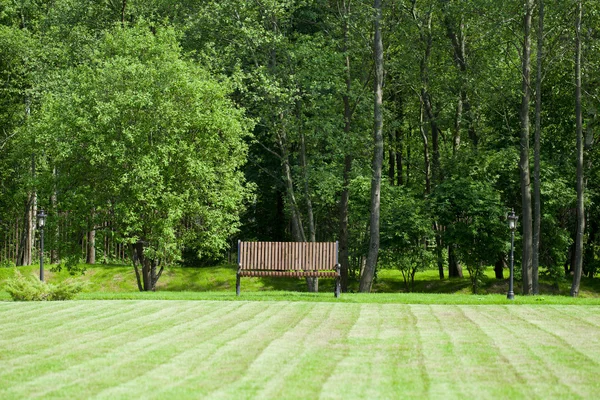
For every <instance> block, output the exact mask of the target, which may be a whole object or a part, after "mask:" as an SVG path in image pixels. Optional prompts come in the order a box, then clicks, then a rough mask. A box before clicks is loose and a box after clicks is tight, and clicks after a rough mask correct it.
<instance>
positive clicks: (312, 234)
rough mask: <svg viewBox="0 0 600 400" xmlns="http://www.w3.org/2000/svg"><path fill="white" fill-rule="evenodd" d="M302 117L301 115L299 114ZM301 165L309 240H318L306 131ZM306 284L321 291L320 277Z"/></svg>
mask: <svg viewBox="0 0 600 400" xmlns="http://www.w3.org/2000/svg"><path fill="white" fill-rule="evenodd" d="M298 117H299V118H301V116H300V115H299V116H298ZM300 166H301V168H302V175H303V176H302V178H303V180H304V196H305V198H306V214H307V218H308V237H309V241H311V242H316V241H317V239H316V231H315V220H314V214H313V207H312V201H311V199H310V190H309V185H308V166H307V164H306V143H305V140H304V133H302V132H300ZM306 284H307V286H308V291H309V292H312V293H317V292H318V291H319V278H318V277H307V278H306Z"/></svg>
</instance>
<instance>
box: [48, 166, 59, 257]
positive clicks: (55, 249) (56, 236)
mask: <svg viewBox="0 0 600 400" xmlns="http://www.w3.org/2000/svg"><path fill="white" fill-rule="evenodd" d="M56 175H57V172H56V167H54V168H53V169H52V176H53V178H54V181H55V182H56V179H57V177H56ZM57 196H58V195H57V192H56V187H54V190H53V191H52V196H51V197H50V203H51V204H52V212H53V213H54V215H55V217H56V221H59V218H58V209H57V208H58V207H57V203H58V199H57ZM52 236H53V238H52V243H53V244H52V250H50V263H51V264H58V262H59V255H58V241H59V237H60V230H59V224H58V223H57V224H56V226H55V227H54V232H53V233H52Z"/></svg>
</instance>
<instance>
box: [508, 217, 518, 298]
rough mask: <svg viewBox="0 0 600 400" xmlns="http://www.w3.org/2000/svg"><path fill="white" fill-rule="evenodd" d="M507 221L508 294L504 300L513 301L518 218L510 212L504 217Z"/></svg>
mask: <svg viewBox="0 0 600 400" xmlns="http://www.w3.org/2000/svg"><path fill="white" fill-rule="evenodd" d="M506 219H507V220H508V228H509V229H510V278H509V280H508V294H507V295H506V298H507V299H508V300H514V299H515V292H514V287H513V276H514V270H515V229H517V221H518V220H519V217H518V216H517V215H515V210H514V209H513V210H510V213H509V214H508V215H507V216H506Z"/></svg>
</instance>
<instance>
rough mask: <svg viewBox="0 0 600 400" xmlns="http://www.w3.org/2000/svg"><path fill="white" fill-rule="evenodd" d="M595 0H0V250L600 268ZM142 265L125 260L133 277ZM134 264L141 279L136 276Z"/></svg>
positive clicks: (349, 265) (143, 260) (152, 271)
mask: <svg viewBox="0 0 600 400" xmlns="http://www.w3.org/2000/svg"><path fill="white" fill-rule="evenodd" d="M598 71H600V3H598V2H597V1H592V0H568V1H558V0H525V1H512V0H510V1H493V0H469V1H461V0H396V1H389V0H388V1H382V0H374V1H368V2H366V1H362V0H277V1H274V0H251V1H246V0H244V1H241V0H219V1H213V0H200V1H192V0H180V1H167V0H143V1H142V0H129V1H127V0H0V90H1V91H2V94H1V96H0V121H1V129H2V131H1V132H0V186H1V191H0V262H1V263H2V265H10V264H15V265H28V264H31V263H33V262H34V261H35V260H36V257H38V256H37V255H36V254H37V251H38V250H37V247H38V246H37V236H39V233H38V229H36V215H37V213H38V211H39V210H41V209H43V210H45V211H46V213H47V214H48V220H47V223H46V227H45V234H46V236H45V247H44V250H45V257H47V259H48V261H49V262H52V263H62V264H64V265H66V266H70V267H74V266H76V265H77V263H78V262H79V261H80V260H81V259H84V260H85V261H86V262H88V263H95V262H113V261H118V260H123V259H128V260H130V261H133V262H134V264H135V265H136V272H138V284H139V288H140V290H150V289H152V288H153V287H154V285H155V284H156V281H157V280H158V279H159V277H160V273H161V271H162V266H164V265H168V264H172V263H175V262H183V263H184V264H185V265H202V264H209V263H214V262H218V261H219V260H220V259H222V258H224V257H227V254H228V253H229V252H231V251H235V246H236V243H237V240H238V239H243V240H265V241H339V257H340V263H341V265H342V289H343V290H346V289H347V287H348V283H349V282H350V281H355V282H360V290H361V291H364V292H368V291H370V290H371V285H372V282H373V280H374V279H376V277H377V270H378V269H381V268H397V269H400V270H401V271H402V273H403V274H404V276H406V277H407V279H410V278H411V277H414V274H415V273H417V272H418V271H420V270H423V269H430V268H431V269H436V270H438V271H439V276H440V279H444V278H446V277H448V276H449V277H456V276H462V274H463V269H466V270H468V272H469V276H471V278H472V279H473V280H474V286H475V287H476V281H477V279H478V276H480V275H481V273H482V272H483V270H484V269H485V268H490V267H493V268H495V271H496V276H497V277H498V278H502V277H503V274H504V273H505V271H504V269H505V268H506V264H507V260H508V254H509V253H510V237H511V232H510V230H509V228H508V225H507V221H506V216H507V213H508V212H509V211H510V210H511V209H514V211H515V212H516V214H517V215H518V216H519V223H518V229H517V231H516V241H515V244H516V256H515V263H516V265H517V266H518V268H516V275H517V278H518V280H517V282H518V283H519V285H518V286H521V289H522V293H523V294H537V293H538V291H539V277H540V276H541V275H545V276H547V277H548V278H549V279H551V280H562V279H572V281H573V284H572V291H571V294H572V295H573V296H577V294H578V292H579V282H580V279H581V276H582V275H587V276H590V277H592V276H594V275H595V274H596V273H597V272H599V271H598V270H599V269H600V268H599V257H600V254H598V253H599V247H600V223H599V221H600V209H599V208H598V206H597V204H598V203H599V201H598V200H600V199H598V196H600V191H599V188H598V185H599V184H600V179H599V176H598V175H599V172H600V171H599V169H598V163H597V162H596V159H597V157H598V154H599V151H598V149H597V146H596V145H595V138H596V136H597V134H598V133H597V130H598V121H599V116H598V112H599V111H598V110H599V109H600V85H599V83H600V82H599V79H600V75H599V74H598ZM138 265H139V267H140V269H139V271H138ZM140 276H141V277H142V278H140Z"/></svg>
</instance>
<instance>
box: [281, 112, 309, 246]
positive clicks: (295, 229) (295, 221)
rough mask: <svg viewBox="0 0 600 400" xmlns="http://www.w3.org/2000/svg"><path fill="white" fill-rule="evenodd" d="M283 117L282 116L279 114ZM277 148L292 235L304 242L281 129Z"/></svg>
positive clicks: (297, 240) (283, 134) (284, 136)
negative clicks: (289, 212) (288, 205)
mask: <svg viewBox="0 0 600 400" xmlns="http://www.w3.org/2000/svg"><path fill="white" fill-rule="evenodd" d="M281 118H282V119H283V116H281ZM278 140H279V148H280V150H281V162H282V167H283V177H284V180H285V186H286V189H287V197H288V201H289V203H290V210H291V212H292V236H293V238H294V240H295V241H296V242H306V236H304V227H303V225H302V218H301V216H300V210H299V208H298V202H297V201H296V194H295V190H294V180H293V177H292V170H291V168H290V160H289V153H288V149H287V139H286V134H285V131H283V130H282V131H281V132H280V134H279V137H278Z"/></svg>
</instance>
